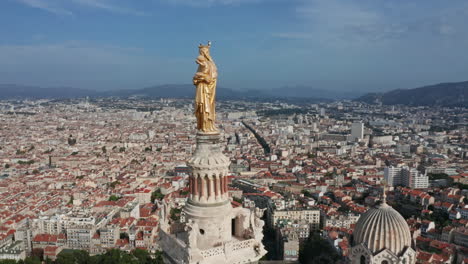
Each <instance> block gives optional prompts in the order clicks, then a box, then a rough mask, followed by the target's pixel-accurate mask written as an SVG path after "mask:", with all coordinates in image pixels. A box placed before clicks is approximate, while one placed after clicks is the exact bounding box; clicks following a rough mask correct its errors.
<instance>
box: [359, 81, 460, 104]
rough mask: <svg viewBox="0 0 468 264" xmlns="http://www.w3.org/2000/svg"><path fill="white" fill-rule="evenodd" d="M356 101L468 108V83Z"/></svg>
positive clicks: (387, 93)
mask: <svg viewBox="0 0 468 264" xmlns="http://www.w3.org/2000/svg"><path fill="white" fill-rule="evenodd" d="M355 101H359V102H364V103H370V104H372V103H376V102H381V103H382V104H384V105H408V106H452V107H457V106H459V107H468V81H463V82H445V83H439V84H433V85H426V86H422V87H418V88H412V89H395V90H391V91H388V92H383V93H368V94H366V95H364V96H361V97H359V98H356V99H355Z"/></svg>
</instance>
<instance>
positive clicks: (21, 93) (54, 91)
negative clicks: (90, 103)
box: [0, 84, 98, 99]
mask: <svg viewBox="0 0 468 264" xmlns="http://www.w3.org/2000/svg"><path fill="white" fill-rule="evenodd" d="M97 94H98V93H97V92H95V91H92V90H86V89H77V88H70V87H56V88H41V87H35V86H26V85H16V84H0V99H12V98H20V99H24V98H31V99H45V98H50V99H57V98H60V99H63V98H77V97H85V96H96V95H97Z"/></svg>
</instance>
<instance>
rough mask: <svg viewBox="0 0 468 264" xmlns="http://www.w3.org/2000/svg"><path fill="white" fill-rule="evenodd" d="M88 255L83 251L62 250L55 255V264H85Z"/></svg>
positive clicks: (87, 261)
mask: <svg viewBox="0 0 468 264" xmlns="http://www.w3.org/2000/svg"><path fill="white" fill-rule="evenodd" d="M89 261H90V257H89V253H88V252H87V251H85V250H63V251H62V252H60V253H59V254H58V255H57V260H56V261H55V263H57V264H87V263H89Z"/></svg>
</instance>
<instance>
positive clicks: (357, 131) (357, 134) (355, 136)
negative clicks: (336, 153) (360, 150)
mask: <svg viewBox="0 0 468 264" xmlns="http://www.w3.org/2000/svg"><path fill="white" fill-rule="evenodd" d="M363 138H364V123H362V122H355V123H353V124H352V125H351V140H352V141H356V140H360V139H363Z"/></svg>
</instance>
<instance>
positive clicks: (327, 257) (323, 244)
mask: <svg viewBox="0 0 468 264" xmlns="http://www.w3.org/2000/svg"><path fill="white" fill-rule="evenodd" d="M340 259H341V257H340V255H339V254H338V252H336V250H335V248H334V247H333V246H332V245H331V244H330V243H329V242H328V241H326V240H325V239H323V238H321V237H320V235H319V234H316V233H315V234H310V236H309V238H308V239H307V241H306V242H305V243H304V244H303V245H302V246H301V248H300V250H299V262H300V263H301V264H328V263H336V262H338V261H339V260H340Z"/></svg>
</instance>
